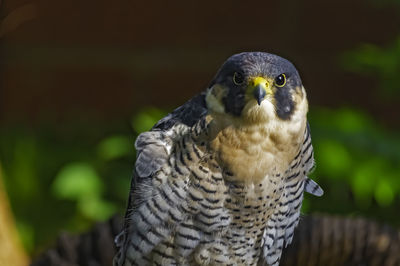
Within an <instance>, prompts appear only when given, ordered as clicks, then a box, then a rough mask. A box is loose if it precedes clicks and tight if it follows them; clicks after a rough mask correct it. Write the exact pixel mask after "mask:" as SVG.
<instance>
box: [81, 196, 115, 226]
mask: <svg viewBox="0 0 400 266" xmlns="http://www.w3.org/2000/svg"><path fill="white" fill-rule="evenodd" d="M78 208H79V210H80V211H81V212H82V213H83V214H84V215H85V216H86V217H88V218H91V219H93V220H106V219H108V218H110V217H111V215H113V214H114V213H115V211H116V207H115V206H114V204H112V203H110V202H107V201H104V200H102V199H101V198H99V197H96V196H87V197H82V198H80V199H79V201H78Z"/></svg>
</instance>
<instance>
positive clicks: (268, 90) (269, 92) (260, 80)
mask: <svg viewBox="0 0 400 266" xmlns="http://www.w3.org/2000/svg"><path fill="white" fill-rule="evenodd" d="M271 84H272V83H271V82H268V80H266V79H265V78H263V77H255V78H253V79H252V80H251V81H250V84H249V89H253V88H255V87H256V86H258V85H261V86H262V87H263V89H264V90H265V92H266V93H267V95H272V88H271Z"/></svg>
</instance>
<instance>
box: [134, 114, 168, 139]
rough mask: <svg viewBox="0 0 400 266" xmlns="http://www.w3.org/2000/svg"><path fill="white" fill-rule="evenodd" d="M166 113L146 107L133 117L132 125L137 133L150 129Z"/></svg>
mask: <svg viewBox="0 0 400 266" xmlns="http://www.w3.org/2000/svg"><path fill="white" fill-rule="evenodd" d="M165 115H166V113H165V112H164V111H162V110H160V109H156V108H148V109H145V110H143V111H141V112H139V113H138V114H136V115H135V116H134V117H133V120H132V127H133V129H134V130H135V131H136V132H137V133H141V132H144V131H147V130H149V129H151V128H152V127H153V126H154V124H155V123H156V122H157V121H158V120H160V119H161V118H162V117H164V116H165Z"/></svg>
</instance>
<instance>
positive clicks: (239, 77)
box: [232, 72, 244, 85]
mask: <svg viewBox="0 0 400 266" xmlns="http://www.w3.org/2000/svg"><path fill="white" fill-rule="evenodd" d="M232 79H233V83H235V84H236V85H242V84H243V82H244V77H243V74H241V73H239V72H235V73H234V74H233V78H232Z"/></svg>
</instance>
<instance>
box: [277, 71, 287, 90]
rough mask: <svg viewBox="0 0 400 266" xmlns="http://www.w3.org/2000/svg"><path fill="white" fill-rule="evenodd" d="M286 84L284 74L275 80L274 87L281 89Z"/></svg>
mask: <svg viewBox="0 0 400 266" xmlns="http://www.w3.org/2000/svg"><path fill="white" fill-rule="evenodd" d="M285 84H286V76H285V74H280V75H279V76H277V77H276V78H275V85H276V86H278V87H283V86H285Z"/></svg>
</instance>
